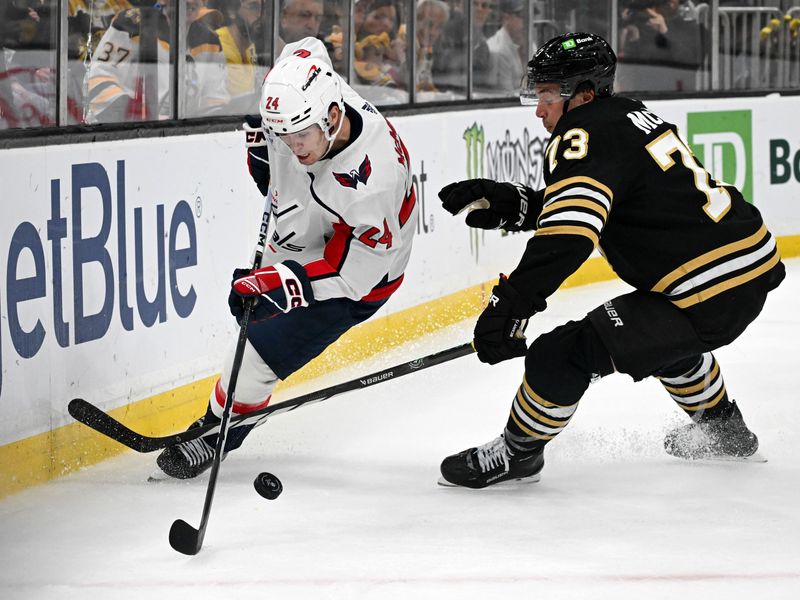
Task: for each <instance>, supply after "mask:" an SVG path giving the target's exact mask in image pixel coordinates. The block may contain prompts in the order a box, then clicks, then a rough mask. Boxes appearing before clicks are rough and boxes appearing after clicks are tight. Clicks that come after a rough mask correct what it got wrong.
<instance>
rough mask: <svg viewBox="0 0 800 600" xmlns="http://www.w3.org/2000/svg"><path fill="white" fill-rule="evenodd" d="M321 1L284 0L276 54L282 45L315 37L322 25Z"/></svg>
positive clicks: (281, 48)
mask: <svg viewBox="0 0 800 600" xmlns="http://www.w3.org/2000/svg"><path fill="white" fill-rule="evenodd" d="M322 15H323V6H322V0H285V1H284V4H283V8H282V9H281V26H280V41H279V43H278V50H277V52H278V54H280V52H281V50H283V46H284V44H290V43H292V42H298V41H300V40H302V39H303V38H307V37H313V38H315V37H317V36H318V35H319V28H320V25H321V24H322Z"/></svg>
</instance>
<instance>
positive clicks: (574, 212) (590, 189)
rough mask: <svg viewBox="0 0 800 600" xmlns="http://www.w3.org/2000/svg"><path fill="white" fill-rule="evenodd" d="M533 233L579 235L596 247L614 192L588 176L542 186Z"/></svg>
mask: <svg viewBox="0 0 800 600" xmlns="http://www.w3.org/2000/svg"><path fill="white" fill-rule="evenodd" d="M544 198H545V202H544V206H543V208H542V212H541V214H540V215H539V218H538V220H537V228H536V233H535V235H580V236H583V237H586V238H588V239H589V240H591V242H592V245H593V246H594V247H597V246H598V245H599V243H600V235H601V233H602V231H603V228H604V227H605V225H606V221H607V220H608V214H609V211H610V210H611V200H612V198H613V194H612V192H611V190H610V189H609V188H608V187H607V186H605V185H604V184H602V183H600V182H599V181H597V180H595V179H592V178H591V177H570V178H568V179H564V180H563V181H559V182H558V183H554V184H553V185H551V186H548V187H547V188H546V189H545V194H544Z"/></svg>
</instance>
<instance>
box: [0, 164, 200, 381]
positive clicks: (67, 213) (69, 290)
mask: <svg viewBox="0 0 800 600" xmlns="http://www.w3.org/2000/svg"><path fill="white" fill-rule="evenodd" d="M115 175H116V184H117V185H116V191H117V194H116V198H114V197H113V196H112V193H111V184H110V180H109V174H108V172H107V171H106V169H105V167H104V166H103V165H101V164H100V163H82V164H76V165H72V170H71V173H70V178H69V181H62V180H60V179H53V180H52V181H51V182H50V218H49V219H48V220H47V221H46V223H44V224H40V223H31V222H28V221H23V222H22V223H20V224H19V225H17V227H16V228H15V229H14V232H13V234H12V236H11V240H10V244H9V246H8V248H7V259H6V265H7V271H6V279H5V284H6V288H5V290H4V291H5V295H6V306H7V314H5V315H2V314H0V324H3V325H5V326H7V327H8V330H9V334H10V338H11V342H12V344H13V347H14V351H15V352H16V354H17V355H18V356H19V357H20V358H23V359H24V358H32V357H34V356H36V354H37V353H38V352H39V351H40V350H41V349H42V346H43V345H44V343H45V340H46V339H47V338H48V336H51V337H52V338H53V339H55V341H56V343H57V344H58V345H59V346H60V347H61V348H66V347H68V346H70V345H77V344H84V343H87V342H91V341H93V340H98V339H100V338H102V337H103V336H104V335H105V334H106V333H107V332H108V330H109V327H110V326H111V323H112V320H113V319H115V318H116V319H118V320H119V323H120V324H121V325H122V327H123V329H124V330H126V331H133V329H134V328H135V327H136V326H137V320H136V316H137V315H138V325H139V326H141V325H143V326H144V327H152V326H154V325H155V324H156V323H164V322H165V321H166V320H167V312H168V308H170V309H172V312H173V313H174V314H176V315H177V316H178V317H180V318H186V317H188V316H189V315H190V314H191V313H192V311H193V310H194V307H195V304H196V301H197V293H196V292H195V290H194V286H193V285H191V283H189V279H188V276H187V275H186V274H181V276H180V278H179V276H178V272H179V271H181V270H185V269H188V268H190V267H194V266H196V265H197V230H196V226H195V221H194V214H193V212H192V209H191V207H190V206H189V204H188V203H187V202H185V201H183V200H181V201H179V202H178V203H177V204H176V205H175V207H174V208H173V209H172V214H171V215H169V216H167V214H166V207H165V206H164V205H163V204H158V205H155V206H154V207H153V209H152V210H154V212H155V219H154V220H155V232H152V231H147V232H145V225H144V223H145V222H146V221H147V222H152V221H153V219H152V218H151V217H148V218H147V219H145V218H144V215H143V209H142V208H135V209H134V210H133V215H132V216H133V228H132V233H133V235H132V236H129V231H128V229H129V228H128V225H127V222H128V219H129V218H130V217H131V215H129V214H128V211H127V209H126V203H125V201H126V199H125V162H124V161H117V163H116V174H115ZM62 187H63V188H66V190H62ZM62 197H65V198H68V199H69V200H68V201H67V202H66V203H65V204H66V206H62ZM98 199H99V201H100V209H99V210H98V209H97V201H98ZM90 202H91V203H92V204H90ZM87 216H91V218H87ZM84 219H86V220H87V221H91V222H90V223H88V224H84ZM112 232H113V233H114V234H115V235H114V236H113V237H115V238H116V240H115V243H114V242H112V241H111V239H112ZM178 239H180V240H185V241H183V242H182V243H181V244H180V245H179V244H178V242H177V240H178ZM145 240H148V244H150V247H145ZM153 240H155V241H154V242H153ZM65 250H66V252H65ZM47 255H49V259H50V260H49V266H50V270H49V271H48V269H47V267H46V264H47V261H46V260H45V257H46V256H47ZM145 257H155V260H153V259H148V260H145ZM154 275H155V277H156V280H157V283H156V286H155V289H154V288H153V285H152V284H151V283H148V286H147V289H145V282H149V281H150V280H152V279H153V276H154ZM179 279H180V282H179ZM2 291H3V290H0V292H2ZM48 306H49V308H48ZM96 307H99V309H97V308H96ZM21 313H25V317H26V318H23V315H22V314H21ZM47 313H50V314H52V316H53V319H52V327H51V329H48V328H46V327H45V324H44V323H42V320H41V319H39V318H36V319H35V320H33V319H31V318H30V315H31V314H38V315H44V314H47ZM3 352H8V350H7V349H4V348H2V347H0V361H2V360H3ZM10 360H14V359H13V358H11V359H10ZM1 392H2V370H0V393H1Z"/></svg>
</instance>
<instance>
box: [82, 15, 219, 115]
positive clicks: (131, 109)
mask: <svg viewBox="0 0 800 600" xmlns="http://www.w3.org/2000/svg"><path fill="white" fill-rule="evenodd" d="M185 1H186V4H187V11H186V14H187V17H188V18H189V19H193V21H192V22H191V23H190V24H189V27H188V29H187V44H186V45H187V57H186V61H187V71H186V74H187V85H186V90H187V95H186V97H185V100H186V114H187V115H188V116H198V115H204V114H210V113H212V112H215V111H217V110H219V109H220V108H221V107H222V106H223V105H224V104H225V103H226V102H227V101H228V94H227V91H226V89H225V85H224V81H225V60H224V56H223V54H222V46H221V42H220V38H219V36H218V35H217V34H216V33H215V32H214V30H213V29H212V26H213V25H216V24H219V23H220V22H221V19H222V17H221V15H220V14H218V13H217V12H216V11H211V10H209V9H208V7H207V6H206V4H205V0H185ZM134 4H136V5H137V6H136V7H135V8H130V9H126V10H123V11H120V12H119V13H117V15H116V16H115V17H114V19H113V20H112V21H111V24H110V26H109V27H108V29H107V30H106V31H105V33H104V34H103V37H102V38H101V39H100V42H99V43H98V45H97V48H96V49H95V50H94V52H93V53H92V60H91V65H90V67H89V73H88V87H89V96H88V102H89V107H88V111H87V121H88V122H89V123H112V122H120V121H144V120H156V119H165V118H169V117H171V116H172V106H171V103H170V101H169V99H170V90H171V79H170V77H171V76H170V71H171V69H170V47H169V43H170V40H171V35H170V32H171V31H172V28H173V27H174V25H173V24H171V23H170V19H169V14H170V13H169V11H168V10H166V9H167V8H168V7H169V4H168V0H160V1H159V2H154V1H152V0H137V1H136V2H134Z"/></svg>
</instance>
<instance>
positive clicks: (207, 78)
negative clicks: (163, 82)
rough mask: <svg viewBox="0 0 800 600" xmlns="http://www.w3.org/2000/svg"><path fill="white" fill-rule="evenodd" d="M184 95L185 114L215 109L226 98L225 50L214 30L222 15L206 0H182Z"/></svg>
mask: <svg viewBox="0 0 800 600" xmlns="http://www.w3.org/2000/svg"><path fill="white" fill-rule="evenodd" d="M185 1H186V19H187V21H189V28H188V30H187V33H186V54H187V55H186V73H187V86H186V88H187V90H186V91H187V98H186V116H188V117H196V116H202V115H210V114H214V113H216V112H219V111H220V110H221V109H222V108H223V107H224V106H225V105H227V104H228V102H229V101H230V94H229V93H228V88H227V86H226V77H227V73H226V70H225V54H224V53H223V52H222V42H221V41H220V38H219V35H218V34H217V33H216V30H217V29H218V28H219V27H220V26H221V25H222V23H223V21H224V20H225V17H224V16H223V15H222V13H221V12H220V11H218V10H216V9H213V8H210V7H208V6H206V0H185Z"/></svg>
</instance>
